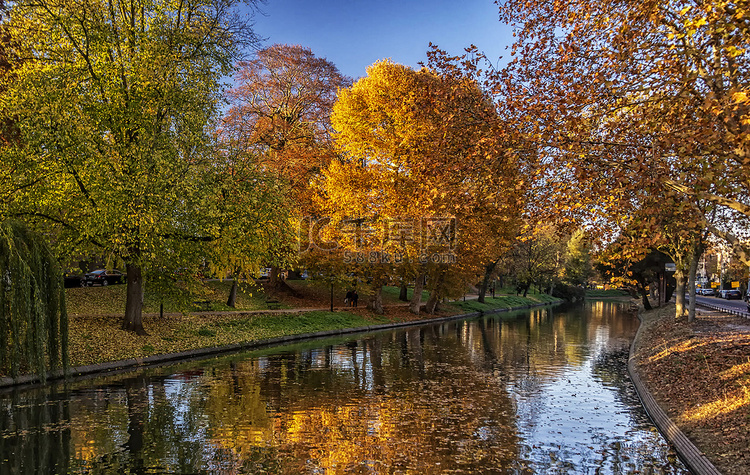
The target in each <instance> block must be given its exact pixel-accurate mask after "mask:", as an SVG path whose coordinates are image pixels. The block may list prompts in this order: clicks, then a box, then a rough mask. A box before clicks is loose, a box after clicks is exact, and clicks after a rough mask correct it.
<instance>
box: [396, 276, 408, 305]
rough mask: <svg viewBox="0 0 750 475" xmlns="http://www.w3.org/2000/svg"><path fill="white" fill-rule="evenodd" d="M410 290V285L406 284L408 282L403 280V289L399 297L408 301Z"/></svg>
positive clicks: (403, 300)
mask: <svg viewBox="0 0 750 475" xmlns="http://www.w3.org/2000/svg"><path fill="white" fill-rule="evenodd" d="M408 292H409V287H407V286H406V282H403V281H402V282H401V289H400V290H399V292H398V299H399V300H401V301H402V302H408V301H409V297H408Z"/></svg>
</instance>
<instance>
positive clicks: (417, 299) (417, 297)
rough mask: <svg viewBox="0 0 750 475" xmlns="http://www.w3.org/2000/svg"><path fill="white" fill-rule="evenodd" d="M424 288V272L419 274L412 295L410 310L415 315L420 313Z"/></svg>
mask: <svg viewBox="0 0 750 475" xmlns="http://www.w3.org/2000/svg"><path fill="white" fill-rule="evenodd" d="M423 289H424V272H420V273H418V274H417V278H416V279H415V280H414V293H413V294H412V296H411V302H409V311H410V312H411V313H413V314H415V315H419V311H420V309H421V308H422V290H423Z"/></svg>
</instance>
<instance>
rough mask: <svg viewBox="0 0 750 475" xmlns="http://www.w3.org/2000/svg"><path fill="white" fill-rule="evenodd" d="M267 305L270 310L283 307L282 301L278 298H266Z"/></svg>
mask: <svg viewBox="0 0 750 475" xmlns="http://www.w3.org/2000/svg"><path fill="white" fill-rule="evenodd" d="M266 305H267V306H268V309H269V310H278V309H279V308H281V302H280V301H279V300H278V299H274V298H270V299H266Z"/></svg>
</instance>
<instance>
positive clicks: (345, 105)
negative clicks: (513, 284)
mask: <svg viewBox="0 0 750 475" xmlns="http://www.w3.org/2000/svg"><path fill="white" fill-rule="evenodd" d="M332 122H333V126H334V128H335V129H336V134H335V139H336V144H337V147H338V149H339V150H340V151H341V153H342V155H343V157H344V159H343V160H341V161H333V162H331V164H330V166H329V168H328V169H327V170H326V172H325V175H326V179H325V181H324V182H323V183H322V190H323V193H324V195H325V198H326V203H327V205H326V206H327V208H326V209H327V211H328V212H329V215H330V216H332V217H333V218H334V221H337V222H347V221H349V222H351V221H352V220H355V221H356V220H359V221H361V222H363V223H365V224H366V226H367V227H372V228H373V229H380V230H382V232H381V234H379V235H376V236H374V239H372V240H371V241H370V242H367V243H366V245H365V246H362V245H361V244H362V242H361V239H358V240H357V241H353V240H351V239H349V240H348V241H347V240H344V241H342V243H343V244H344V245H345V246H348V247H349V248H351V249H358V250H362V251H371V250H374V251H377V252H384V253H388V254H391V255H395V254H396V253H399V254H402V255H404V256H405V257H406V260H404V261H403V262H402V263H401V264H400V265H401V266H402V267H403V266H407V265H409V260H411V264H412V265H413V266H414V268H413V269H412V272H413V273H415V274H416V276H417V277H419V276H422V275H423V274H424V273H425V272H427V273H428V274H429V275H430V282H429V285H430V287H431V299H430V302H428V310H434V305H435V304H436V303H437V301H438V300H439V299H440V298H442V297H443V296H445V293H446V290H447V288H448V285H447V284H448V282H447V281H448V280H449V279H452V278H458V277H462V278H463V279H468V278H471V279H473V278H475V277H476V273H477V269H478V268H480V267H481V266H483V265H484V262H480V261H481V260H482V259H483V258H486V255H485V253H484V252H483V247H484V246H485V245H496V242H495V241H494V240H493V239H491V238H489V237H488V236H494V235H503V234H504V231H503V229H505V228H512V227H513V226H514V224H515V223H516V220H517V218H518V211H519V208H520V207H519V206H518V204H519V201H520V199H521V197H522V190H523V188H524V185H523V183H522V180H520V179H519V167H518V156H517V155H516V154H515V152H514V151H513V150H512V149H511V148H510V143H511V142H512V141H513V139H512V138H511V137H510V133H509V131H508V130H506V129H505V128H504V127H503V124H502V123H500V121H499V119H498V116H497V113H496V109H495V106H494V104H493V103H492V101H491V99H490V98H489V97H488V96H487V95H486V94H485V93H484V92H483V91H482V90H481V88H480V87H479V86H478V84H477V83H476V81H474V80H473V79H472V78H470V77H468V76H465V75H461V74H458V75H456V76H450V75H448V74H438V73H437V72H435V71H431V70H428V69H422V70H420V71H414V70H412V69H410V68H408V67H406V66H402V65H398V64H394V63H391V62H389V61H383V62H379V63H376V64H374V65H373V66H371V67H369V68H368V70H367V76H366V77H364V78H362V79H360V80H359V81H357V83H356V84H354V85H353V86H352V87H351V88H350V89H347V90H344V91H342V92H341V93H340V94H339V100H338V102H337V103H336V105H335V107H334V112H333V115H332ZM445 218H452V219H454V220H455V221H453V222H451V221H450V220H448V221H445ZM451 223H452V224H451ZM452 225H453V227H451V226H452ZM446 226H447V227H446ZM456 230H457V231H456ZM434 233H437V234H434ZM431 237H436V238H437V239H432V238H431ZM445 251H450V252H455V253H457V254H458V255H459V259H458V261H457V262H444V261H443V260H433V259H432V257H430V258H429V259H428V260H429V262H423V261H424V259H422V262H420V255H421V254H427V255H429V256H432V255H433V254H435V253H441V252H445ZM381 264H382V263H381ZM380 270H381V273H383V272H388V267H387V266H385V265H383V266H381V267H380ZM419 280H421V279H419V278H418V279H417V281H419ZM459 280H460V279H459ZM375 282H376V284H375V292H374V294H373V299H372V301H371V302H372V306H373V307H375V308H377V307H378V305H377V302H378V300H379V299H378V295H379V292H378V285H377V279H375ZM458 287H461V286H458ZM415 294H421V292H415ZM412 310H413V311H418V302H417V305H415V306H414V308H413V309H412Z"/></svg>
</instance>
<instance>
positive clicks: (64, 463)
mask: <svg viewBox="0 0 750 475" xmlns="http://www.w3.org/2000/svg"><path fill="white" fill-rule="evenodd" d="M636 325H637V322H634V321H633V319H628V318H622V316H621V315H619V314H618V313H617V311H616V309H613V307H612V306H611V305H609V304H606V303H602V302H599V303H594V304H592V305H591V308H590V311H589V312H587V313H586V314H585V315H584V316H581V315H580V314H576V313H573V314H568V313H565V312H562V313H555V312H554V311H551V310H550V309H546V308H541V309H535V310H532V311H530V312H528V313H527V314H513V315H511V314H508V315H503V316H486V317H483V318H480V319H477V320H473V321H458V322H450V323H445V324H441V325H434V326H425V327H419V328H411V329H408V330H405V331H394V332H386V333H382V334H379V335H376V336H368V337H364V338H360V339H359V340H354V341H350V342H342V343H335V344H325V343H320V344H315V345H319V346H318V347H315V345H307V346H305V345H302V346H299V347H297V348H296V349H295V348H291V349H287V350H285V352H283V353H275V354H260V355H256V356H252V355H250V356H231V357H226V358H223V359H220V360H215V361H211V362H205V363H201V364H196V363H191V364H189V365H185V366H184V368H183V369H181V370H180V369H178V370H172V371H171V372H166V373H165V372H160V371H159V370H156V371H153V374H151V375H150V376H146V375H145V374H141V375H139V376H137V377H133V376H120V377H113V378H110V379H108V380H104V381H102V382H98V383H97V382H86V383H81V384H79V385H77V386H76V387H74V388H73V389H72V392H71V394H70V395H69V396H70V401H69V402H67V403H66V404H67V406H66V407H67V411H68V413H67V416H65V417H64V418H63V420H64V423H63V424H60V425H59V427H58V428H53V425H54V424H55V423H53V422H52V421H53V420H54V419H55V416H54V415H51V416H49V417H48V419H49V420H48V421H47V422H45V423H42V424H41V425H40V426H39V427H45V428H46V429H41V430H39V431H38V432H37V433H38V437H37V438H36V439H35V438H30V437H25V436H20V435H19V433H18V432H17V431H15V430H14V429H9V428H8V427H9V426H8V424H7V423H6V424H5V425H2V423H3V421H0V429H2V430H3V438H2V439H0V450H14V451H19V452H21V453H23V452H24V451H31V452H33V451H34V450H36V448H37V446H38V444H43V443H44V440H46V439H45V437H47V436H48V435H49V434H50V433H51V434H56V436H58V437H60V438H61V439H64V440H65V441H66V443H67V444H68V448H67V449H66V448H64V447H63V448H61V449H60V450H59V454H57V455H55V457H49V458H48V459H47V461H46V462H38V463H39V464H40V465H38V466H35V467H34V468H35V469H37V470H36V471H37V472H39V473H41V472H45V473H55V472H58V473H64V472H72V473H76V472H86V471H89V470H95V471H98V472H102V473H121V472H124V471H125V472H126V471H133V472H137V471H139V470H140V471H148V470H152V471H162V472H164V471H166V472H173V473H184V472H195V471H201V470H205V471H208V472H209V473H227V474H228V473H290V474H291V473H326V474H336V473H446V472H455V473H483V472H484V473H487V472H493V473H494V472H501V473H502V472H513V473H527V472H533V471H544V470H548V469H553V468H554V466H553V465H551V464H552V462H550V460H552V459H551V457H552V456H553V455H554V457H558V458H560V457H562V458H563V459H565V457H567V460H566V462H565V463H568V464H573V465H571V466H572V467H574V468H575V467H576V465H575V464H577V463H581V460H584V461H586V460H588V461H589V462H590V461H591V460H594V461H597V462H596V463H599V464H600V465H601V466H602V467H605V469H604V472H608V471H609V472H612V473H626V472H618V471H617V470H611V469H607V467H610V468H611V467H612V466H614V465H611V464H612V463H613V462H611V460H614V459H617V458H618V457H619V455H617V453H619V452H620V451H623V453H625V452H627V457H631V458H632V457H633V454H632V453H631V452H632V449H631V448H628V447H627V446H626V445H623V446H622V448H620V446H619V445H618V446H617V447H618V448H616V449H612V447H614V445H613V444H614V442H612V443H610V442H611V441H606V440H605V441H603V442H602V443H603V444H604V445H602V446H600V447H598V448H593V449H592V450H591V451H590V453H588V454H578V455H574V454H573V455H571V453H572V452H571V453H569V454H568V455H565V454H563V455H561V454H560V453H558V452H549V454H547V452H545V450H551V449H548V448H544V447H546V445H545V444H547V442H548V441H546V440H545V439H543V438H537V436H536V435H534V434H535V432H534V431H538V430H539V428H541V427H542V425H541V422H543V418H544V416H545V415H546V416H549V417H554V418H558V417H567V413H571V415H570V416H571V417H580V413H576V412H575V406H571V407H569V408H568V407H566V404H568V403H569V402H572V403H573V404H579V403H581V402H582V401H580V400H573V401H568V400H566V399H564V398H561V395H560V394H557V393H551V394H548V393H545V391H547V389H546V388H548V387H552V386H554V385H555V384H558V383H559V382H560V381H561V378H563V377H566V378H570V377H571V376H570V375H571V374H573V373H574V372H577V371H578V372H583V373H584V374H585V373H586V372H591V371H592V369H590V367H591V365H592V358H596V357H599V356H597V355H599V354H600V353H601V354H605V353H606V351H605V350H606V348H607V345H610V344H612V342H615V343H616V345H615V346H622V345H626V344H627V341H628V339H629V338H630V336H632V334H633V333H634V331H635V327H636ZM593 370H594V371H598V372H601V371H602V370H601V369H593ZM607 371H608V370H606V368H605V370H604V372H601V374H602V376H597V378H599V379H602V378H605V379H606V378H609V379H612V380H616V379H618V376H617V375H616V374H614V375H611V376H610V375H609V373H607ZM587 384H588V383H587ZM97 385H98V386H97ZM92 388H93V389H92ZM28 397H29V400H30V401H31V400H33V397H34V396H32V395H31V394H30V395H29V396H28ZM45 397H47V396H45ZM557 399H560V400H562V401H565V402H564V403H563V404H561V405H560V406H559V407H558V408H551V407H548V404H547V403H548V401H549V400H557ZM584 402H585V401H584ZM35 404H42V405H43V404H46V403H45V402H43V401H42V402H39V403H34V402H30V403H28V404H27V407H28V408H29V409H28V410H26V409H23V408H22V406H18V407H16V408H15V409H12V410H11V409H9V411H10V412H11V413H12V417H11V419H13V420H14V421H16V422H17V420H20V419H21V418H23V417H28V416H29V414H31V411H33V410H36V409H38V407H36V406H35ZM546 404H547V405H546ZM14 410H15V413H13V411H14ZM24 411H26V412H24ZM618 411H625V409H618ZM606 417H609V416H608V415H607V413H605V414H603V415H602V416H601V418H605V419H606ZM6 419H7V417H6ZM577 420H578V419H576V421H577ZM14 423H15V422H14ZM563 423H564V422H563ZM576 423H578V422H576ZM63 427H64V428H63ZM570 427H571V429H572V430H578V429H579V428H578V427H577V426H570ZM44 430H46V431H47V432H46V433H45V432H44ZM581 430H582V431H583V432H582V433H583V434H585V433H586V432H585V431H586V430H587V429H586V428H585V427H584V428H583V429H581ZM628 430H630V429H628ZM45 434H47V435H45ZM649 437H650V436H649ZM646 438H647V437H646ZM644 440H645V439H644ZM649 440H650V439H649ZM649 440H646V441H645V442H643V443H644V444H650V443H651V442H649ZM559 442H562V440H560V441H559ZM587 443H588V442H587ZM592 443H593V442H592ZM617 443H618V444H619V443H620V441H619V440H618V441H617ZM3 444H5V445H3ZM579 445H580V444H579ZM571 447H573V448H572V449H571V450H581V449H582V450H584V451H588V449H586V448H585V447H584V448H581V447H580V446H577V445H573V446H571ZM540 450H542V452H539V451H540ZM661 450H662V449H658V450H657V449H654V448H653V447H652V446H650V445H648V449H647V452H650V454H649V455H647V456H644V457H646V458H645V460H647V461H648V460H651V459H649V458H648V457H655V455H654V453H656V454H657V455H656V456H658V457H661V455H659V454H660V453H661V452H660V451H661ZM8 453H11V452H8ZM52 461H55V462H54V463H55V464H56V465H55V466H54V467H50V466H48V465H45V464H52V463H53V462H52ZM14 462H15V463H16V468H18V469H19V470H20V469H22V468H24V467H26V468H28V463H31V462H23V461H15V460H14ZM35 463H36V462H35ZM618 463H619V462H618ZM647 463H651V462H628V463H624V465H623V467H630V468H634V467H635V468H638V469H640V468H643V466H644V464H647ZM658 463H666V462H664V460H661V459H660V460H659V461H658ZM24 464H27V465H24ZM607 464H610V465H607ZM59 467H65V469H64V470H60V469H59ZM21 471H23V470H21ZM28 472H29V471H28V470H27V473H28ZM0 473H5V472H3V471H2V470H0Z"/></svg>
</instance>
